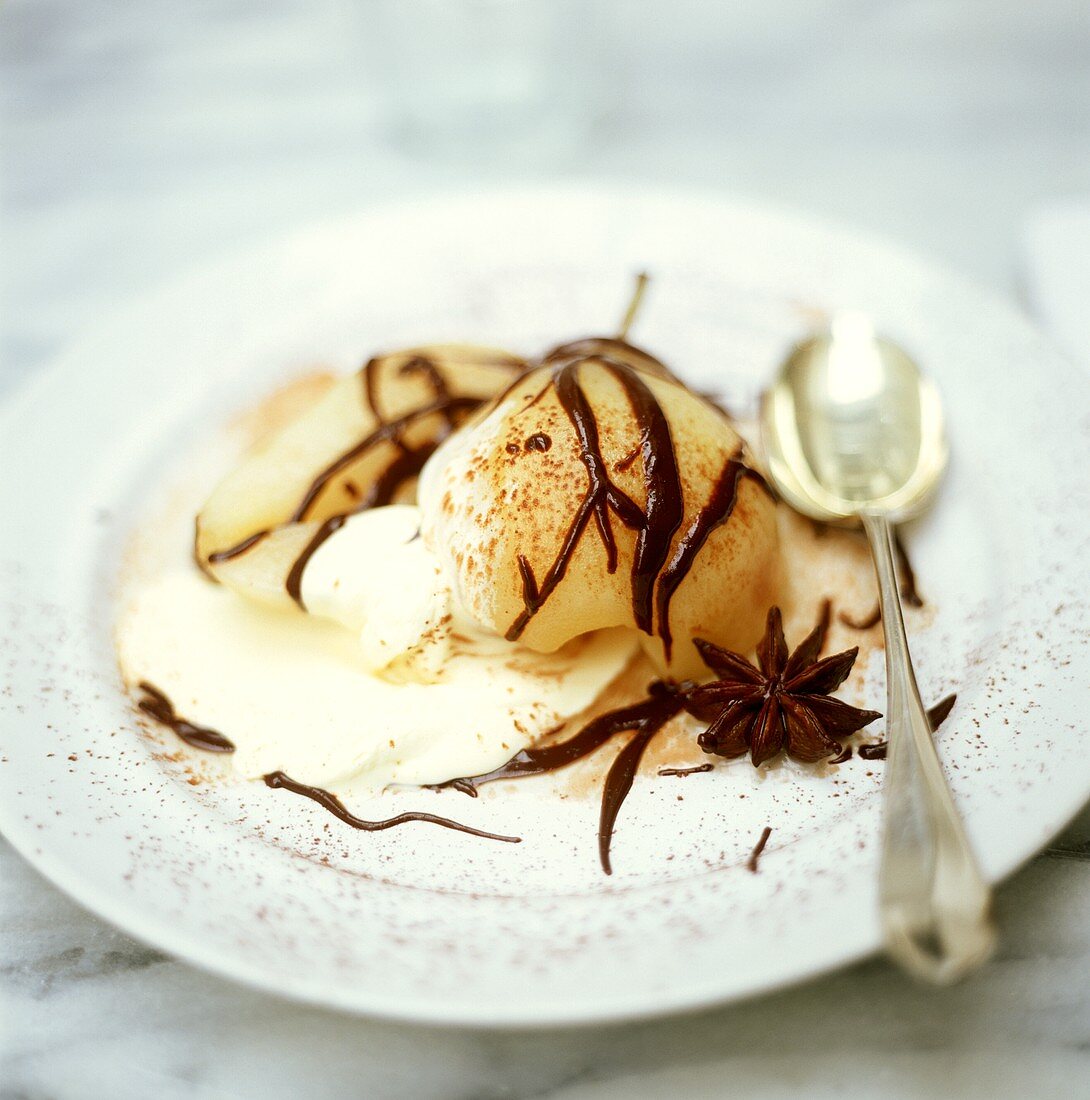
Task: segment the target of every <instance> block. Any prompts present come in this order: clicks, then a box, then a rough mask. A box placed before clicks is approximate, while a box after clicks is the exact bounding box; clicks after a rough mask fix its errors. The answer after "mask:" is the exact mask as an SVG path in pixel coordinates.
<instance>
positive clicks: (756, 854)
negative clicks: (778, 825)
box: [746, 825, 772, 874]
mask: <svg viewBox="0 0 1090 1100" xmlns="http://www.w3.org/2000/svg"><path fill="white" fill-rule="evenodd" d="M771 835H772V826H771V825H766V826H765V827H764V832H762V833H761V839H760V840H758V841H757V845H756V847H755V848H754V849H753V851H752V852H750V853H749V859H747V860H746V870H747V871H751V872H752V873H753V874H756V873H757V861H758V860H759V859H760V858H761V853H762V852H763V851H764V850H765V845H766V844H767V843H768V838H769V837H770V836H771Z"/></svg>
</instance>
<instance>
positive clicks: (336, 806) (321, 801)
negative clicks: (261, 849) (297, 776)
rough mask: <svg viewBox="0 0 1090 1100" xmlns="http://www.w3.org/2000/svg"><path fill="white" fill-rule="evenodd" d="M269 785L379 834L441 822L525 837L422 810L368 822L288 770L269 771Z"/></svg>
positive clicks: (479, 832) (494, 836)
mask: <svg viewBox="0 0 1090 1100" xmlns="http://www.w3.org/2000/svg"><path fill="white" fill-rule="evenodd" d="M262 778H263V779H264V780H265V786H266V787H272V788H274V789H276V790H285V791H291V792H292V794H298V795H302V797H303V798H309V799H310V800H311V801H312V802H317V803H318V805H319V806H321V807H322V809H324V810H328V811H329V812H330V813H331V814H332V815H333V816H334V817H336V818H338V819H339V820H341V821H343V822H344V823H345V824H346V825H350V826H351V827H352V828H353V829H360V830H362V831H364V832H368V833H377V832H380V831H382V830H383V829H393V828H395V827H396V826H398V825H407V824H408V823H409V822H411V821H422V822H424V823H426V824H428V825H440V826H442V828H444V829H453V830H454V831H455V832H458V833H468V834H469V835H470V836H479V837H483V838H484V839H485V840H499V841H502V842H503V843H504V844H521V843H522V837H519V836H504V835H503V834H502V833H489V832H486V831H485V830H484V829H474V828H473V826H472V825H463V824H461V822H458V821H452V820H451V819H450V818H449V817H438V816H437V815H436V814H426V813H421V812H419V811H415V810H414V811H412V812H410V813H404V814H398V815H397V816H396V817H388V818H386V819H385V820H383V821H365V820H364V819H363V818H362V817H356V815H355V814H353V813H350V812H349V811H348V810H347V809H346V808H345V805H344V803H343V802H342V801H341V800H340V799H339V798H338V797H337V796H336V795H335V794H331V793H330V792H329V791H326V790H323V789H322V788H321V787H311V786H309V785H308V784H306V783H298V782H296V781H295V780H294V779H292V778H291V776H289V775H286V774H285V773H284V772H280V771H277V772H269V774H268V775H265V776H262Z"/></svg>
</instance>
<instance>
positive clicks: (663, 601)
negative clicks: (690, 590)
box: [658, 450, 767, 660]
mask: <svg viewBox="0 0 1090 1100" xmlns="http://www.w3.org/2000/svg"><path fill="white" fill-rule="evenodd" d="M744 477H748V478H751V479H753V480H754V481H755V482H757V484H759V485H760V486H762V487H764V488H767V486H766V485H765V481H764V478H762V477H761V475H760V474H758V473H757V472H756V471H755V470H751V469H750V468H749V467H748V466H746V465H745V463H744V462H742V457H741V450H738V451H736V452H735V453H734V454H733V455H731V457H730V458H728V459H727V461H726V463H725V465H724V466H723V469H722V470H721V471H720V474H719V477H718V478H717V479H716V482H715V485H714V487H713V488H712V492H711V496H710V497H709V498H708V502H707V504H705V505H704V507H703V508H701V509H700V511H699V512H697V514H696V515H695V516H694V517H693V522H692V523H691V524H690V526H689V529H688V530H687V531H686V532H685V534H684V535H682V537H681V538H680V539H679V540H678V544H677V547H676V548H675V549H674V555H673V557H672V558H671V560H670V563H669V565H667V566H666V569H665V570H664V572H663V573H662V576H661V577H660V579H659V587H658V613H659V636H660V637H661V638H662V644H663V651H664V652H665V654H666V659H667V660H669V659H670V651H671V649H672V646H673V635H672V634H671V632H670V601H671V600H672V599H673V596H674V593H675V592H676V591H677V590H678V588H679V587H680V585H681V582H682V581H683V580H684V579H685V577H686V576H687V575H688V573H689V570H690V569H691V568H692V565H693V562H694V561H695V560H696V557H697V555H698V554H699V553H700V551H701V550H702V549H703V548H704V543H705V542H706V541H707V540H708V536H709V535H710V534H711V533H712V532H713V531H714V530H715V529H716V528H717V527H721V526H722V525H723V524H724V523H726V522H727V521H728V520H729V519H730V517H731V514H732V513H733V512H734V506H735V504H736V503H737V500H738V486H739V484H740V482H741V480H742V478H744Z"/></svg>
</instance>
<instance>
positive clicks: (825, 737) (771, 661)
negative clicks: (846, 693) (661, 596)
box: [685, 607, 882, 767]
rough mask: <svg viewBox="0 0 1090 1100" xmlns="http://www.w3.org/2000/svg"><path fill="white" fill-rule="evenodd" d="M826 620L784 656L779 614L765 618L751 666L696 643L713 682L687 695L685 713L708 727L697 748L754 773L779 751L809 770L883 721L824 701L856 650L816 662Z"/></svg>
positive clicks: (733, 655) (706, 644)
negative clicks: (748, 764) (746, 760)
mask: <svg viewBox="0 0 1090 1100" xmlns="http://www.w3.org/2000/svg"><path fill="white" fill-rule="evenodd" d="M827 626H828V618H827V616H823V618H822V621H821V622H819V623H818V625H817V626H816V627H814V629H813V630H812V631H811V632H810V633H809V634H808V635H807V636H806V638H805V640H804V641H803V642H802V644H801V645H799V647H798V648H797V649H796V650H795V651H794V653H791V654H788V651H787V642H786V640H785V639H784V636H783V620H782V617H781V615H780V609H779V608H778V607H773V608H771V609H770V610H769V612H768V624H767V627H766V629H765V636H764V637H763V638H762V639H761V641H760V643H759V644H758V646H757V666H754V665H753V664H751V663H750V662H749V661H748V660H746V658H745V657H742V656H741V655H740V654H737V653H733V652H731V651H730V650H729V649H722V648H720V647H719V646H717V645H712V643H711V642H705V641H702V640H700V639H698V638H697V639H694V643H695V645H696V647H697V649H698V650H699V651H700V656H701V657H702V658H703V660H704V663H705V664H706V665H707V666H708V667H709V668H710V669H711V670H712V671H713V672H714V673H715V674H716V675H717V676H718V679H716V680H712V681H711V682H710V683H707V684H702V685H701V686H700V687H697V688H694V689H692V690H691V691H690V692H689V693H688V694H687V697H686V702H685V709H686V710H688V711H689V713H690V714H692V715H694V716H695V717H697V718H699V719H701V720H702V721H705V722H708V723H709V725H708V728H707V729H706V730H705V731H704V732H703V733H702V734H701V735H700V737H699V739H698V742H699V744H700V747H701V748H702V749H703V750H704V751H705V752H706V753H710V754H714V755H715V756H726V757H735V756H742V755H744V754H745V753H746V752H747V751H748V752H749V755H750V759H751V760H752V761H753V766H754V767H757V766H758V765H760V764H763V763H764V762H765V761H766V760H769V759H771V758H772V757H773V756H775V755H776V754H777V753H778V752H780V751H781V750H783V751H786V752H787V754H788V756H792V757H794V758H795V759H796V760H802V761H805V762H807V763H813V762H815V761H818V760H824V759H825V758H826V757H829V756H834V755H836V754H838V753H840V752H841V746H840V744H839V743H838V739H842V738H844V737H847V736H848V734H850V733H855V732H856V730H860V729H862V728H863V727H864V726H866V725H869V724H870V723H871V722H873V721H874V720H875V719H876V718H881V717H882V716H881V715H880V714H879V713H878V712H877V711H874V710H861V709H859V708H858V707H853V706H849V705H848V704H847V703H845V702H843V701H842V700H840V699H832V698H829V694H830V692H833V691H836V689H837V688H838V687H840V685H841V684H842V683H843V682H844V680H845V679H846V678H847V676H848V673H849V672H851V670H852V665H854V664H855V658H856V656H857V655H858V653H859V647H858V646H855V647H853V648H852V649H848V650H845V651H844V652H843V653H837V654H835V655H834V656H832V657H825V658H823V659H821V660H819V659H818V657H819V654H820V653H821V649H822V646H823V645H824V644H825V632H826V629H827Z"/></svg>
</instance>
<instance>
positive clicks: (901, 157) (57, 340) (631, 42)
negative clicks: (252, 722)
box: [0, 0, 1090, 1100]
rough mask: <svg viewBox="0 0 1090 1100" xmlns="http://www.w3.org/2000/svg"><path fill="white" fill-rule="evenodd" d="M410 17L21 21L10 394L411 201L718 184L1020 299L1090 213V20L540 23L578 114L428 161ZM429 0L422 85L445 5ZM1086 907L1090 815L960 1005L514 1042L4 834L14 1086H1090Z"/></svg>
mask: <svg viewBox="0 0 1090 1100" xmlns="http://www.w3.org/2000/svg"><path fill="white" fill-rule="evenodd" d="M392 2H393V0H389V2H386V0H369V2H364V0H359V2H353V0H311V2H310V3H303V2H301V0H300V2H295V0H265V2H263V3H258V2H257V0H215V2H213V0H206V2H200V0H195V2H193V3H190V4H187V5H174V6H171V7H169V8H167V7H164V6H160V5H154V4H145V5H141V6H137V5H131V4H126V3H123V2H122V0H99V2H97V3H96V4H94V5H90V4H78V3H75V2H72V0H69V2H62V0H9V3H8V4H6V5H5V6H4V7H3V9H2V10H0V141H2V156H3V162H2V164H3V177H2V187H3V221H2V224H0V239H2V241H3V247H2V249H0V280H2V287H3V298H2V301H3V328H2V333H0V338H2V340H3V344H2V360H0V392H2V391H4V390H7V389H9V388H10V387H12V386H13V385H15V384H17V383H18V381H19V380H20V379H23V378H25V377H27V376H28V375H29V374H30V373H32V372H33V371H34V370H35V369H37V368H39V367H41V366H42V365H44V364H45V363H46V362H47V361H48V360H49V359H50V357H51V356H53V355H54V354H55V353H56V352H57V351H58V349H60V348H61V347H63V346H64V345H65V344H66V343H68V342H70V341H72V340H74V339H76V338H77V337H78V334H79V332H80V330H81V329H83V328H84V327H85V326H87V325H88V324H91V323H93V322H94V321H95V320H96V319H97V318H99V317H100V316H102V315H103V314H106V313H108V312H110V311H111V310H113V309H116V308H118V307H119V306H121V305H123V304H124V303H125V301H126V300H127V299H129V298H130V297H131V296H132V295H134V294H137V293H139V292H141V291H143V290H145V289H149V288H151V287H153V286H155V285H156V284H158V283H160V282H162V281H163V280H164V279H168V278H171V277H173V276H175V275H177V274H179V273H181V272H183V271H184V270H186V269H187V268H192V267H194V266H199V265H200V264H202V263H205V262H207V261H209V260H210V259H212V258H214V257H216V256H217V255H219V254H221V253H222V252H224V251H225V250H230V249H232V248H236V247H240V246H244V245H246V244H248V243H250V242H253V241H256V240H259V239H262V238H264V237H267V236H269V235H270V234H274V233H279V232H283V231H285V230H288V229H291V228H293V227H296V226H298V225H300V224H302V223H304V222H306V221H308V220H310V219H313V218H315V217H321V216H326V215H334V214H338V213H343V212H346V211H349V210H352V209H355V208H357V207H358V206H360V205H361V204H363V203H366V202H369V201H373V200H377V199H381V198H383V197H386V196H390V195H395V194H404V193H406V192H407V191H410V190H420V191H425V190H441V189H449V188H466V187H474V186H479V185H482V184H485V183H491V182H502V181H505V180H511V181H522V180H526V179H530V178H534V179H542V178H553V177H559V178H564V179H571V178H579V177H580V176H589V177H593V178H599V179H600V178H609V179H612V178H616V179H624V180H633V179H637V180H644V181H659V182H664V183H666V182H669V183H692V184H699V185H703V186H714V187H719V188H722V189H723V190H724V191H731V192H735V193H743V194H753V195H759V196H762V197H765V198H771V199H774V200H777V201H782V202H786V203H790V204H792V205H796V206H802V207H805V208H809V209H811V210H815V211H817V212H819V213H824V214H828V215H832V216H835V217H839V218H842V219H844V220H847V221H850V222H854V223H856V224H862V225H864V226H867V227H870V228H872V229H875V230H877V231H880V232H883V233H885V234H887V235H889V236H893V237H898V238H901V239H902V240H905V241H907V242H908V243H910V244H912V245H914V246H916V247H917V248H918V249H919V250H921V251H922V252H924V253H926V254H928V255H930V256H932V257H933V258H935V259H938V260H939V261H941V262H945V263H947V264H949V265H951V266H954V267H958V268H960V269H962V270H964V271H966V272H968V273H969V274H971V275H974V276H975V277H977V278H978V279H980V280H982V281H984V282H986V283H989V284H991V285H992V286H993V287H995V288H996V289H998V290H1000V291H1003V292H1006V293H1010V294H1020V293H1021V289H1022V288H1021V285H1020V283H1021V272H1022V271H1023V270H1024V269H1023V266H1022V264H1021V263H1020V256H1019V249H1020V247H1021V246H1020V241H1021V230H1020V227H1021V226H1022V224H1023V223H1024V220H1025V218H1026V217H1027V216H1028V215H1029V214H1030V213H1031V211H1032V209H1033V208H1034V207H1035V206H1036V205H1037V204H1039V203H1045V202H1050V201H1053V200H1057V199H1060V198H1063V197H1064V196H1065V195H1066V194H1073V193H1079V192H1090V68H1088V67H1087V65H1086V63H1085V58H1086V57H1087V56H1088V53H1090V24H1088V21H1087V19H1086V16H1085V8H1084V7H1083V5H1082V4H1081V3H1078V2H1067V0H1043V2H1041V3H1038V4H1035V5H1024V4H1017V3H1010V2H1006V0H1003V2H998V3H993V4H989V5H983V4H980V3H977V2H973V0H951V2H945V3H943V2H939V0H934V2H916V3H911V4H896V5H895V4H887V3H880V2H876V0H832V2H830V3H827V4H823V5H813V4H806V3H804V2H802V0H772V2H770V3H767V4H761V5H729V6H728V5H720V4H717V3H711V2H705V0H675V2H674V3H672V4H670V5H661V4H653V3H650V2H646V3H645V2H643V0H634V2H631V3H619V2H618V3H605V2H600V3H596V4H586V5H579V6H578V10H577V13H576V15H575V17H574V21H573V9H572V5H571V4H568V3H566V2H565V0H540V2H539V4H538V5H537V7H538V8H539V9H541V10H542V11H543V12H544V15H543V16H542V17H543V18H546V19H554V20H557V21H559V22H557V23H556V24H555V26H557V27H558V28H560V29H561V30H562V31H563V32H564V33H565V34H566V35H567V36H568V37H567V38H565V40H564V41H565V55H564V65H563V67H562V71H563V73H565V74H568V75H569V76H570V79H569V80H568V81H567V83H568V85H569V87H568V90H567V93H566V96H565V97H564V99H563V104H564V105H563V107H562V108H558V109H557V113H556V117H551V118H549V119H547V120H546V121H545V123H543V122H542V120H541V119H540V118H537V119H536V120H532V121H528V122H527V123H526V124H525V125H524V126H523V127H521V130H520V133H518V134H517V135H513V134H511V133H504V134H503V135H502V136H500V135H499V133H498V131H497V132H496V133H492V134H489V133H484V134H481V133H476V134H466V135H462V136H461V137H459V140H458V141H457V142H455V143H453V145H454V147H452V144H451V143H450V142H445V143H444V142H440V141H439V140H438V139H437V138H436V135H435V133H434V129H435V127H438V128H440V129H443V128H448V129H449V127H448V122H449V120H447V122H445V121H444V120H443V116H442V115H436V116H435V117H434V118H428V117H425V118H424V121H425V122H427V123H429V124H431V125H432V127H433V133H432V139H431V140H432V144H430V145H429V144H428V141H427V140H424V141H422V140H421V138H420V136H419V134H417V135H416V136H415V137H414V139H413V140H408V139H407V138H406V136H405V133H404V118H403V117H401V116H400V115H399V113H398V110H397V104H396V103H395V102H394V100H395V99H396V98H397V97H398V95H400V94H402V93H401V91H399V89H403V87H404V85H403V83H402V84H399V83H398V82H397V78H396V76H395V75H391V72H390V66H389V65H385V66H384V65H382V64H380V63H379V59H380V58H382V57H383V56H386V57H387V60H389V57H391V56H392V57H394V59H395V61H399V60H400V58H401V55H400V54H399V53H398V49H399V48H400V47H401V46H403V45H404V43H403V42H401V41H400V40H399V39H398V38H397V37H396V35H397V34H399V33H400V34H403V33H404V31H403V29H402V30H398V25H397V23H396V21H392V20H391V18H390V10H389V9H390V6H391V3H392ZM450 2H451V3H454V2H455V0H450ZM464 2H465V3H466V4H467V6H470V7H472V6H473V5H472V4H470V3H469V0H464ZM406 3H408V5H409V7H410V8H414V9H416V11H417V13H418V15H419V16H420V18H419V20H418V24H417V25H418V26H419V27H420V28H421V29H420V31H419V36H420V42H418V43H417V45H418V46H419V50H420V51H422V52H421V56H422V57H423V59H424V61H425V62H427V61H428V58H429V57H431V58H435V57H436V50H437V49H438V50H440V53H441V43H438V44H437V43H436V42H435V41H430V40H429V39H428V37H427V36H428V34H429V33H430V32H429V31H428V30H427V27H429V26H432V25H433V22H432V21H431V20H432V18H433V17H434V14H435V13H434V11H433V12H431V13H430V14H429V12H428V7H429V5H428V4H427V3H425V2H424V0H406ZM504 4H505V0H493V4H492V6H493V7H495V6H497V5H499V6H500V7H503V6H504ZM486 6H487V5H486ZM433 38H434V35H433ZM429 49H430V50H431V54H429V53H428V50H429ZM409 63H413V64H417V65H419V64H420V63H421V58H420V57H417V58H416V59H415V60H413V59H412V58H408V59H407V60H406V61H405V64H409ZM395 67H396V66H395ZM550 71H552V70H550ZM416 109H417V110H418V111H422V112H424V113H425V115H426V113H427V111H428V109H429V105H428V104H427V103H426V102H425V103H423V104H422V105H421V104H417V108H416ZM436 109H438V108H436ZM418 121H419V119H418ZM546 123H547V124H546ZM557 134H561V135H564V136H563V139H562V140H558V139H557V136H556V135H557ZM1083 399H1084V400H1085V395H1083ZM1088 908H1090V813H1088V812H1086V811H1084V813H1083V814H1082V816H1081V817H1080V818H1079V819H1078V820H1077V821H1076V822H1075V823H1074V824H1073V825H1072V826H1071V828H1070V829H1069V830H1068V831H1067V832H1066V833H1065V834H1064V835H1063V836H1062V837H1061V838H1059V839H1058V840H1057V841H1056V842H1055V843H1054V844H1053V846H1052V847H1050V849H1049V850H1048V851H1047V852H1045V853H1044V854H1043V855H1041V856H1040V857H1039V858H1038V859H1036V860H1034V861H1033V862H1032V863H1031V864H1030V865H1029V866H1027V867H1026V868H1024V869H1023V870H1022V871H1021V872H1019V873H1018V874H1017V875H1015V876H1014V877H1013V878H1012V879H1011V880H1010V882H1008V883H1007V884H1006V885H1005V886H1004V887H1003V888H1002V889H1001V890H1000V891H999V896H998V915H999V922H1000V926H1001V929H1002V933H1003V946H1002V950H1001V952H1000V955H999V957H998V958H997V959H996V960H995V961H994V962H993V963H992V964H991V965H990V966H989V967H988V968H987V969H986V970H985V971H984V972H983V973H982V974H980V975H979V976H978V977H976V978H975V979H973V980H972V981H970V982H968V983H966V984H965V985H963V986H960V987H958V988H956V989H951V990H944V991H937V992H936V991H932V990H925V989H920V988H918V987H915V986H913V985H911V984H910V983H909V982H908V981H907V980H905V979H904V978H902V977H901V976H900V975H899V974H897V973H896V972H895V971H894V970H893V969H892V968H891V967H890V966H888V965H887V964H886V963H884V962H883V961H880V960H875V961H871V962H868V963H865V964H862V965H860V966H857V967H854V968H852V969H850V970H848V971H845V972H842V973H840V974H836V975H832V976H830V977H827V978H825V979H822V980H819V981H815V982H812V983H809V984H808V985H806V986H804V987H801V988H799V989H795V990H790V991H786V992H783V993H780V994H777V995H774V996H770V997H765V998H763V999H761V1000H759V1001H755V1002H751V1003H746V1004H742V1005H737V1006H731V1007H727V1008H723V1009H719V1010H716V1011H713V1012H707V1013H703V1014H701V1015H698V1016H694V1017H687V1018H684V1019H678V1020H669V1021H662V1022H657V1023H647V1024H640V1025H635V1026H627V1027H610V1028H601V1029H595V1028H583V1029H581V1030H579V1031H556V1032H548V1033H544V1034H535V1035H497V1034H487V1033H475V1032H458V1031H438V1030H432V1029H423V1028H413V1027H406V1026H400V1025H391V1024H384V1023H377V1022H372V1021H364V1020H355V1019H349V1018H345V1017H341V1016H337V1015H334V1014H330V1013H325V1012H321V1011H318V1010H312V1009H303V1008H299V1007H297V1006H293V1005H291V1004H288V1003H285V1002H282V1001H279V1000H277V999H275V998H272V997H268V996H265V995H263V994H257V993H253V992H250V991H248V990H246V989H242V988H239V987H237V986H234V985H230V984H228V983H226V982H223V981H221V980H219V979H216V978H212V977H209V976H207V975H205V974H202V973H200V972H198V971H196V970H194V969H192V968H190V967H188V966H185V965H182V964H180V963H176V962H174V961H172V960H170V959H168V958H165V957H164V956H162V955H161V954H159V953H157V952H155V951H152V950H149V949H147V948H146V947H144V946H142V945H140V944H137V943H135V942H134V941H132V940H131V939H129V938H128V937H126V936H124V935H122V934H120V933H118V932H116V931H114V930H113V929H111V928H110V927H108V926H106V925H105V924H103V923H102V922H100V921H98V920H96V919H95V918H93V917H91V916H89V915H88V914H86V913H85V912H83V911H82V910H81V909H80V908H79V907H78V906H76V905H75V904H74V903H72V902H70V901H69V900H67V898H65V897H64V896H63V895H61V894H60V893H59V892H58V891H56V890H55V889H53V888H52V887H51V886H49V885H48V884H47V883H45V882H44V881H43V880H42V879H41V878H40V877H39V876H38V875H37V873H36V872H34V871H33V870H32V869H31V868H30V867H28V866H27V865H26V864H25V863H24V862H23V861H22V860H21V859H20V858H19V857H17V856H16V855H15V854H14V853H13V852H12V851H11V850H10V848H8V847H7V846H6V845H4V844H3V843H2V842H0V1042H2V1046H0V1052H2V1053H0V1096H3V1097H5V1098H7V1097H10V1098H12V1100H14V1098H17V1097H18V1098H27V1100H31V1098H33V1100H46V1098H58V1100H61V1098H69V1097H73V1098H76V1097H98V1096H104V1097H105V1096H109V1097H118V1098H125V1097H145V1096H149V1095H155V1096H157V1097H160V1098H173V1097H187V1098H188V1097H249V1096H261V1097H264V1098H267V1100H271V1098H275V1097H281V1096H283V1097H293V1096H297V1095H308V1096H314V1097H323V1096H331V1097H332V1096H346V1095H347V1096H356V1095H359V1096H368V1097H372V1096H374V1097H395V1098H396V1097H406V1098H410V1097H411V1098H418V1097H420V1098H430V1097H435V1098H438V1100H448V1098H449V1100H453V1098H463V1097H464V1098H470V1097H489V1098H490V1097H530V1096H549V1097H558V1098H565V1100H572V1098H576V1097H588V1098H589V1097H595V1098H602V1097H626V1098H627V1097H633V1096H662V1095H668V1094H672V1095H676V1096H685V1097H717V1096H722V1095H726V1094H729V1093H737V1094H740V1095H746V1096H757V1097H779V1096H789V1095H806V1096H812V1097H823V1096H831V1095H844V1094H853V1095H861V1096H874V1095H882V1096H924V1095H930V1096H936V1095H938V1096H943V1095H959V1096H989V1097H991V1096H1057V1097H1059V1096H1064V1097H1067V1096H1074V1095H1079V1094H1083V1095H1085V1094H1087V1093H1088V1092H1090V1089H1088V1088H1087V1084H1086V1083H1087V1081H1088V1080H1090V993H1088V990H1090V926H1088V924H1087V921H1086V913H1087V911H1088Z"/></svg>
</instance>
